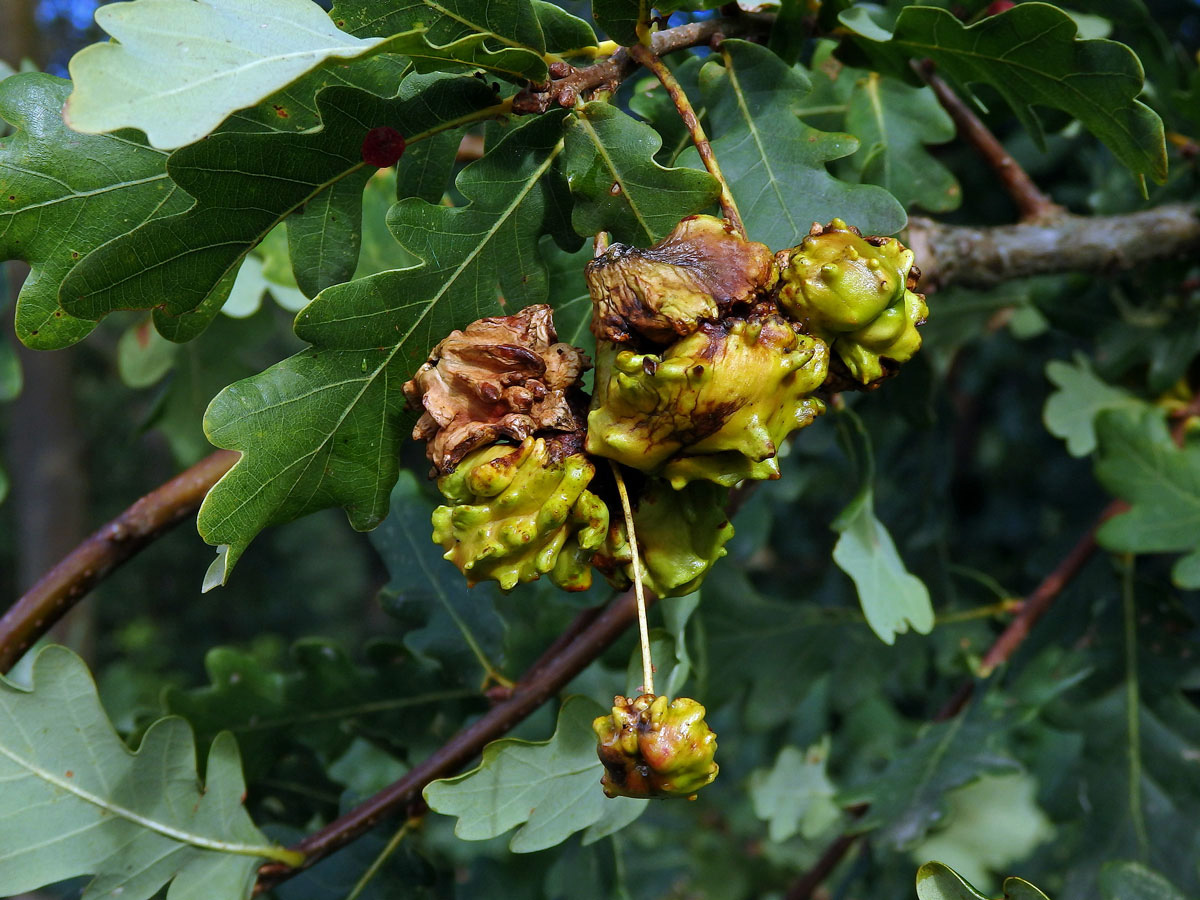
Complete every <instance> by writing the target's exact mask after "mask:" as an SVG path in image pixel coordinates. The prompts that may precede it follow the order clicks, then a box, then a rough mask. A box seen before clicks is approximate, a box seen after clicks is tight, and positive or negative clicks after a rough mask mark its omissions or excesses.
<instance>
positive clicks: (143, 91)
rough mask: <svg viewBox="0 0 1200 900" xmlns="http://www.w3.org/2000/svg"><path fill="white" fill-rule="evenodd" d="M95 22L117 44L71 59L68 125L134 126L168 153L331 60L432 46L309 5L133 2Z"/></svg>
mask: <svg viewBox="0 0 1200 900" xmlns="http://www.w3.org/2000/svg"><path fill="white" fill-rule="evenodd" d="M96 22H97V23H98V24H99V25H100V27H101V28H103V29H104V30H105V31H107V32H108V33H109V34H110V35H112V38H113V40H111V41H107V42H104V43H99V44H92V45H91V46H89V47H85V48H84V49H83V50H81V51H79V52H78V53H77V54H75V56H74V57H72V59H71V62H70V67H69V68H70V71H71V78H72V80H73V81H74V83H75V89H74V91H73V92H72V93H71V96H70V97H69V98H68V99H67V104H66V108H65V110H64V115H65V117H66V120H67V122H68V124H70V126H71V127H72V128H74V129H75V130H76V131H81V132H84V133H86V134H101V133H104V132H108V131H115V130H116V129H119V128H137V129H140V130H141V131H143V132H144V133H145V134H146V138H147V139H148V140H149V142H150V144H151V146H154V147H158V148H161V149H172V148H175V147H182V146H184V145H185V144H190V143H193V142H194V141H198V140H199V139H200V138H202V137H204V136H205V135H206V134H209V133H210V132H212V131H213V129H215V128H216V127H217V126H218V125H220V124H221V122H223V121H224V120H225V118H226V117H227V116H229V114H230V113H232V112H234V111H235V110H239V109H243V108H245V107H248V106H253V105H254V104H256V103H258V102H259V101H260V100H262V99H264V98H265V97H268V96H270V95H271V94H274V93H275V92H276V91H278V90H280V89H281V88H284V87H286V86H287V85H289V84H291V83H292V82H294V81H296V80H297V79H298V78H300V77H301V76H303V75H305V74H307V73H308V72H309V71H311V70H312V69H314V68H316V67H317V66H320V65H321V64H323V63H325V62H326V61H327V60H331V59H342V60H349V59H354V58H357V57H361V56H363V55H365V54H368V53H380V52H388V53H407V52H408V51H409V50H416V51H419V50H422V49H423V48H425V46H426V45H425V42H424V39H423V35H424V29H414V30H411V31H407V32H404V33H400V34H394V35H390V36H389V37H388V39H387V40H386V41H384V40H380V39H364V38H358V37H354V36H353V35H349V34H346V33H345V32H343V31H339V30H338V29H337V28H336V27H334V24H333V23H332V22H331V21H330V20H329V17H328V16H327V15H326V14H325V11H324V10H322V9H321V8H320V7H319V6H318V5H317V4H315V3H313V2H312V0H133V2H129V3H112V4H109V5H107V6H102V7H100V9H98V10H97V11H96Z"/></svg>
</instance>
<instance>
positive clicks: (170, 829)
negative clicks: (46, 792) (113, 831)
mask: <svg viewBox="0 0 1200 900" xmlns="http://www.w3.org/2000/svg"><path fill="white" fill-rule="evenodd" d="M0 755H2V756H4V757H6V758H7V759H9V760H11V761H12V762H13V763H15V764H16V765H17V766H19V767H21V768H22V769H25V770H26V771H27V772H29V773H30V774H31V775H33V776H34V777H36V778H38V779H40V780H42V781H44V782H46V783H47V784H50V785H53V786H54V787H56V788H58V789H60V790H62V791H65V792H66V793H68V794H72V795H74V796H75V797H77V798H78V799H80V800H82V801H84V802H85V803H90V804H92V805H93V806H96V807H98V808H99V809H103V810H105V811H107V812H110V813H112V814H114V815H116V816H119V817H120V818H122V819H125V820H126V821H129V822H131V823H133V824H135V825H137V826H139V827H141V828H144V829H146V830H147V831H153V832H155V833H156V834H161V835H163V836H164V837H167V838H170V839H172V840H174V841H178V842H179V843H182V844H189V845H191V846H193V847H199V848H201V849H204V850H216V851H219V852H222V853H234V854H238V855H240V856H256V857H263V858H270V857H272V856H273V855H274V854H275V850H274V848H273V847H267V846H255V845H253V844H241V843H234V842H230V841H218V840H215V839H213V838H209V837H205V836H204V835H200V834H195V833H193V832H190V831H186V830H184V829H182V828H176V827H174V826H171V825H167V824H165V823H163V822H157V821H155V820H154V819H150V818H147V817H146V816H143V815H141V814H140V813H137V812H135V811H133V810H132V809H129V808H128V807H125V806H121V805H119V804H117V803H113V802H112V801H110V800H107V799H105V798H104V797H100V796H98V795H97V794H93V793H92V792H91V791H87V790H84V789H83V788H81V787H79V785H77V784H75V783H74V782H72V781H71V780H70V779H67V778H61V777H59V776H57V775H54V774H53V773H51V772H49V771H47V770H46V769H43V768H41V767H40V766H37V765H36V764H34V763H33V762H30V761H28V760H25V759H23V758H22V757H20V756H18V755H17V754H15V753H13V752H12V751H10V750H9V749H8V748H7V747H5V746H4V745H3V744H0Z"/></svg>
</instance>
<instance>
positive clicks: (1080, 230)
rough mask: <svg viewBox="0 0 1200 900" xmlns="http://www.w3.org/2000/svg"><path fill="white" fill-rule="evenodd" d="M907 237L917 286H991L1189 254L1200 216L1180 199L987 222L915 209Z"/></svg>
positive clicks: (1196, 244) (1198, 238)
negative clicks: (1119, 211)
mask: <svg viewBox="0 0 1200 900" xmlns="http://www.w3.org/2000/svg"><path fill="white" fill-rule="evenodd" d="M908 245H909V246H910V247H911V248H912V250H913V252H914V253H915V254H916V257H917V265H919V266H920V267H921V272H922V273H923V277H922V281H921V285H922V288H930V289H934V288H938V287H945V286H947V285H950V284H958V285H962V286H963V287H973V288H988V287H995V286H996V285H998V284H1001V283H1003V282H1005V281H1011V280H1012V279H1014V278H1027V277H1029V276H1031V275H1047V274H1051V273H1055V272H1076V271H1081V272H1093V273H1097V272H1110V271H1114V270H1118V269H1131V268H1133V267H1135V266H1138V265H1141V264H1143V263H1146V262H1150V261H1152V260H1160V259H1169V258H1171V257H1182V256H1184V255H1186V254H1189V253H1191V254H1194V253H1195V252H1196V251H1197V249H1200V218H1198V217H1197V215H1196V207H1195V206H1193V205H1189V204H1183V203H1177V204H1169V205H1165V206H1157V207H1154V208H1153V209H1147V210H1144V211H1142V212H1136V213H1127V214H1125V215H1120V216H1073V215H1065V216H1062V217H1061V218H1058V219H1054V220H1052V221H1046V222H1041V223H1033V222H1027V223H1022V224H1019V225H1000V226H992V227H973V226H969V225H943V224H941V223H939V222H935V221H933V220H932V219H925V218H916V217H914V218H912V219H910V220H909V223H908ZM935 314H936V311H935Z"/></svg>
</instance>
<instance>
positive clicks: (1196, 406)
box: [787, 394, 1200, 900]
mask: <svg viewBox="0 0 1200 900" xmlns="http://www.w3.org/2000/svg"><path fill="white" fill-rule="evenodd" d="M1196 416H1200V394H1197V395H1196V396H1195V397H1193V398H1192V400H1191V402H1190V403H1188V405H1187V406H1186V407H1185V408H1184V409H1182V410H1180V411H1179V413H1178V416H1177V419H1176V422H1175V425H1174V427H1172V429H1171V437H1172V438H1173V439H1174V441H1175V443H1176V444H1177V445H1179V446H1181V447H1182V446H1183V441H1184V438H1185V437H1186V435H1187V430H1188V427H1189V425H1190V424H1191V423H1192V422H1193V421H1194V419H1195V417H1196ZM1127 509H1129V504H1128V503H1126V502H1125V501H1124V500H1114V501H1112V502H1111V503H1110V504H1108V506H1106V507H1105V508H1104V510H1103V511H1102V512H1101V513H1100V515H1099V516H1098V517H1097V518H1096V521H1095V522H1094V523H1093V524H1092V527H1091V528H1089V529H1088V530H1087V532H1086V533H1085V534H1084V535H1083V536H1082V537H1080V539H1079V540H1078V541H1076V542H1075V545H1074V546H1073V547H1072V548H1071V549H1070V550H1069V551H1068V552H1067V555H1066V556H1064V557H1063V558H1062V561H1061V562H1059V564H1058V565H1057V566H1055V567H1054V570H1053V571H1052V572H1050V574H1049V575H1047V576H1046V577H1045V578H1043V579H1042V581H1041V583H1039V584H1038V586H1037V587H1036V588H1034V589H1033V591H1031V592H1030V593H1029V594H1028V595H1027V596H1026V597H1025V599H1024V601H1023V602H1022V604H1021V612H1020V613H1019V614H1018V615H1017V617H1016V618H1015V619H1013V621H1012V622H1010V623H1009V625H1008V627H1007V628H1005V629H1004V631H1002V632H1001V633H1000V636H999V637H997V638H996V640H995V641H993V642H992V646H991V647H989V648H988V651H987V653H985V654H984V657H983V661H982V663H980V666H979V673H978V674H979V676H980V677H981V678H987V677H988V676H990V675H991V674H992V673H994V672H995V671H996V669H998V668H999V667H1000V666H1001V665H1003V664H1004V663H1006V662H1008V661H1009V660H1010V659H1012V656H1013V654H1014V653H1016V652H1017V649H1018V648H1019V647H1020V646H1021V644H1023V643H1024V642H1025V639H1026V638H1027V637H1029V635H1030V633H1031V632H1032V631H1033V626H1034V625H1035V624H1036V623H1037V621H1038V620H1039V619H1041V618H1042V616H1044V615H1045V614H1046V612H1047V611H1048V610H1049V609H1050V606H1051V605H1052V604H1053V603H1054V600H1055V599H1056V598H1057V597H1058V596H1059V595H1060V594H1061V593H1062V592H1063V590H1064V589H1065V588H1066V587H1067V585H1068V584H1070V582H1071V580H1072V579H1073V578H1074V577H1075V576H1076V575H1078V574H1079V572H1080V570H1082V569H1083V567H1084V565H1085V564H1086V563H1087V561H1088V560H1089V559H1091V558H1092V554H1093V553H1094V552H1095V551H1096V546H1097V545H1096V531H1097V530H1098V529H1099V528H1100V526H1101V525H1103V524H1104V523H1105V522H1107V521H1108V520H1109V519H1111V518H1112V517H1113V516H1116V515H1120V514H1121V513H1122V512H1125V511H1126V510H1127ZM976 683H977V682H976V681H975V680H974V679H972V680H971V681H967V682H964V683H963V684H962V685H960V686H959V688H958V690H957V691H955V692H954V694H952V695H951V697H950V699H949V700H948V701H946V703H945V704H944V705H943V706H942V708H941V709H939V710H938V712H937V714H936V715H935V716H934V717H933V721H934V722H944V721H946V720H948V719H953V718H954V717H955V716H957V715H958V714H959V713H960V712H962V711H963V709H964V708H965V707H966V705H967V703H968V702H969V701H970V699H971V697H972V696H973V695H974V693H975V685H976ZM865 811H866V807H865V806H864V807H862V808H861V812H865ZM861 812H860V814H861ZM861 836H862V835H845V834H843V835H841V836H839V837H838V838H837V839H835V840H834V841H833V842H832V843H831V844H830V845H829V846H828V847H827V848H826V849H825V852H824V853H823V854H821V857H820V859H818V860H817V862H816V863H815V864H814V865H813V867H812V868H811V869H809V870H808V871H807V872H805V873H804V874H803V875H802V876H801V877H800V879H799V880H797V881H796V882H795V883H794V884H793V885H792V889H791V890H789V891H788V894H787V900H809V898H810V897H811V896H812V893H813V891H814V890H815V889H816V888H817V887H818V886H819V885H820V884H821V882H822V881H824V880H825V878H827V877H828V876H829V873H830V872H832V871H833V870H834V869H835V868H836V867H837V864H838V863H839V862H841V860H842V858H843V857H844V856H845V855H846V853H847V852H848V851H849V850H850V848H851V847H852V846H853V845H854V841H855V840H856V839H857V838H859V837H861Z"/></svg>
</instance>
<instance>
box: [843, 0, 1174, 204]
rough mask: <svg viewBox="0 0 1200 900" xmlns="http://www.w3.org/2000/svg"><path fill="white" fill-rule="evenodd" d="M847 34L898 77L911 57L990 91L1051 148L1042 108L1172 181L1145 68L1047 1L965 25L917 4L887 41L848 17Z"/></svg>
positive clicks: (1138, 170) (1139, 168)
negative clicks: (853, 33)
mask: <svg viewBox="0 0 1200 900" xmlns="http://www.w3.org/2000/svg"><path fill="white" fill-rule="evenodd" d="M841 18H842V22H843V24H845V25H846V26H847V27H849V28H851V29H853V30H857V32H858V34H859V35H860V36H861V37H862V38H863V39H865V40H869V41H873V42H883V46H882V47H878V48H874V49H878V50H881V51H882V52H883V53H885V54H888V55H891V56H892V57H893V63H894V65H895V66H896V67H897V71H907V68H908V60H909V59H910V58H915V59H924V58H929V59H932V60H933V61H934V62H935V63H937V66H938V71H939V72H940V73H942V74H945V75H947V76H949V77H950V78H952V79H954V80H955V81H957V82H959V83H960V84H963V85H969V84H972V83H975V82H981V83H984V84H988V85H990V86H991V87H993V88H995V90H996V91H998V92H999V94H1000V96H1002V97H1003V98H1004V99H1005V101H1007V102H1008V104H1009V105H1010V106H1011V107H1012V108H1013V111H1014V112H1015V113H1016V114H1017V117H1018V118H1019V119H1020V120H1021V123H1022V124H1023V125H1024V126H1025V127H1026V129H1028V130H1029V132H1030V134H1032V135H1033V138H1034V140H1035V141H1036V142H1037V144H1038V146H1044V135H1043V130H1042V124H1041V120H1040V119H1039V118H1038V115H1037V113H1036V112H1035V110H1034V107H1035V106H1046V107H1050V108H1052V109H1060V110H1063V111H1064V112H1066V113H1068V114H1069V115H1071V116H1074V117H1075V118H1077V119H1079V121H1080V122H1082V123H1083V125H1084V127H1085V128H1087V129H1088V130H1089V131H1091V132H1092V133H1093V134H1094V135H1096V137H1098V138H1100V140H1101V141H1103V142H1104V143H1105V144H1106V145H1107V146H1108V148H1109V149H1110V150H1111V151H1112V152H1113V155H1114V156H1116V157H1117V159H1119V160H1120V161H1121V162H1122V163H1123V164H1124V165H1125V166H1127V167H1128V168H1129V169H1130V170H1131V171H1132V172H1134V173H1135V174H1137V175H1140V176H1144V175H1149V176H1150V177H1151V178H1153V179H1154V180H1155V181H1157V182H1160V183H1161V182H1163V181H1165V180H1166V177H1167V150H1166V140H1165V137H1164V134H1163V124H1162V120H1161V119H1160V118H1159V117H1158V114H1157V113H1155V112H1154V111H1153V110H1152V109H1150V107H1148V106H1146V105H1145V104H1144V103H1142V102H1140V101H1139V100H1137V99H1136V98H1137V96H1138V94H1140V93H1141V91H1142V87H1143V72H1142V64H1141V62H1140V61H1139V60H1138V58H1137V56H1136V55H1135V54H1134V52H1133V51H1132V50H1130V49H1129V48H1128V47H1126V46H1125V45H1124V44H1119V43H1117V42H1115V41H1109V40H1080V39H1079V38H1078V37H1077V26H1076V23H1075V21H1074V19H1072V18H1071V16H1069V15H1068V14H1067V13H1065V12H1063V11H1062V10H1061V9H1058V8H1056V7H1054V6H1051V5H1049V4H1048V3H1020V4H1018V5H1017V6H1014V7H1013V8H1011V9H1009V10H1008V11H1007V12H1004V13H1001V14H1000V15H995V16H988V17H986V18H984V19H983V20H981V21H979V22H977V23H975V24H974V25H970V26H968V25H964V24H963V23H962V22H960V21H959V20H958V19H957V18H955V16H954V14H953V13H951V12H950V11H949V10H945V9H937V8H935V7H930V6H912V7H908V8H906V9H904V10H902V11H901V12H900V15H899V17H898V18H897V19H896V25H895V28H894V30H893V31H892V33H891V34H890V35H888V33H887V32H886V31H885V30H883V29H882V28H880V27H879V26H878V25H875V24H873V23H872V24H870V25H867V26H866V27H864V24H863V22H864V17H863V16H862V15H857V16H847V15H846V14H843V15H842V17H841Z"/></svg>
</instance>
